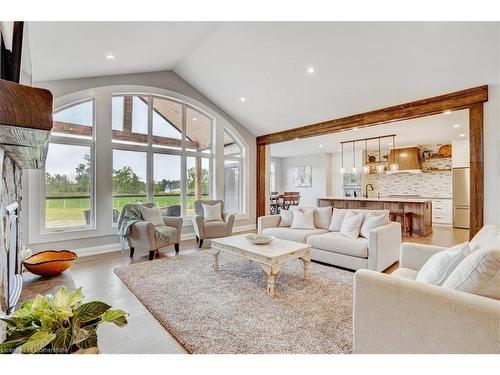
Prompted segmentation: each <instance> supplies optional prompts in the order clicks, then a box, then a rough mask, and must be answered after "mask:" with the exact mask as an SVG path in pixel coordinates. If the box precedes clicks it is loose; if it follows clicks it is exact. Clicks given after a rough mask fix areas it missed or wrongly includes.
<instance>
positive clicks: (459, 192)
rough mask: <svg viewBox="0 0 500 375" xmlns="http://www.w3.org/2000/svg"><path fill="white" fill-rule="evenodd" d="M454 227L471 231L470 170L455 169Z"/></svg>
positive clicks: (453, 182)
mask: <svg viewBox="0 0 500 375" xmlns="http://www.w3.org/2000/svg"><path fill="white" fill-rule="evenodd" d="M452 184H453V227H454V228H464V229H469V210H470V173H469V168H453V180H452Z"/></svg>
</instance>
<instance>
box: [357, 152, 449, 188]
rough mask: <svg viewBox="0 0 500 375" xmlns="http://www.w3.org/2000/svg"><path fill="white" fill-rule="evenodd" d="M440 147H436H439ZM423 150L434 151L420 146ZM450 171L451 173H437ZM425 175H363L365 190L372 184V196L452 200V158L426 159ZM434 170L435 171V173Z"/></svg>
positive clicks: (424, 162) (424, 165) (423, 168)
mask: <svg viewBox="0 0 500 375" xmlns="http://www.w3.org/2000/svg"><path fill="white" fill-rule="evenodd" d="M437 146H440V145H436V146H434V147H437ZM419 147H420V148H421V149H424V148H425V149H432V148H434V147H432V146H419ZM442 169H450V170H449V171H435V170H442ZM422 170H423V172H424V173H419V174H411V173H395V174H369V175H363V177H362V178H363V179H362V182H363V188H364V186H365V185H366V184H372V185H373V187H374V188H375V190H374V191H372V192H369V193H368V194H370V195H377V194H380V195H381V196H387V195H419V196H421V197H428V198H451V197H452V187H451V181H452V175H451V157H450V158H440V159H426V160H423V161H422ZM433 170H434V171H433Z"/></svg>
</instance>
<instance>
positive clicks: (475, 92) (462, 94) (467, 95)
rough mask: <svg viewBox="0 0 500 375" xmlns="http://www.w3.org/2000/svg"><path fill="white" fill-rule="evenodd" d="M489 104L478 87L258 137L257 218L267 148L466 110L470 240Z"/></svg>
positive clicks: (479, 201)
mask: <svg viewBox="0 0 500 375" xmlns="http://www.w3.org/2000/svg"><path fill="white" fill-rule="evenodd" d="M487 101H488V86H487V85H483V86H478V87H473V88H470V89H466V90H461V91H457V92H453V93H450V94H445V95H439V96H435V97H432V98H428V99H423V100H417V101H414V102H409V103H404V104H400V105H396V106H392V107H387V108H382V109H378V110H374V111H370V112H364V113H360V114H357V115H352V116H347V117H342V118H339V119H334V120H328V121H323V122H320V123H317V124H311V125H306V126H301V127H298V128H294V129H289V130H284V131H280V132H276V133H271V134H266V135H262V136H259V137H257V140H256V143H257V173H256V184H257V217H259V216H263V215H265V212H266V204H268V203H269V202H266V191H267V186H266V173H267V171H266V166H265V160H266V152H267V151H266V147H265V146H266V145H270V144H273V143H279V142H286V141H292V140H294V139H297V138H299V139H300V138H309V137H315V136H319V135H325V134H331V133H336V132H339V131H343V130H350V129H352V128H363V127H368V126H374V125H380V124H386V123H391V122H396V121H404V120H411V119H415V118H420V117H426V116H432V115H436V114H439V113H443V112H445V111H457V110H460V109H469V136H470V147H469V152H470V176H471V180H470V181H471V182H470V185H471V188H470V195H471V196H470V229H469V236H470V237H471V238H472V237H473V236H474V235H475V234H476V233H477V232H478V231H479V229H481V227H482V226H483V211H484V150H483V145H484V138H483V137H484V135H483V117H484V113H483V112H484V111H483V103H484V102H487Z"/></svg>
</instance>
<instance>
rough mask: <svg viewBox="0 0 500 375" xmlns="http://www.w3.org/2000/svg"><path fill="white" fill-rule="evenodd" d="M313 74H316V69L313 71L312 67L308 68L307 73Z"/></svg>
mask: <svg viewBox="0 0 500 375" xmlns="http://www.w3.org/2000/svg"><path fill="white" fill-rule="evenodd" d="M314 72H316V69H314V67H313V66H310V67H308V68H307V73H309V74H313V73H314Z"/></svg>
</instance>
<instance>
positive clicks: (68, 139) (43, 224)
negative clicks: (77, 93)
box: [40, 98, 96, 234]
mask: <svg viewBox="0 0 500 375" xmlns="http://www.w3.org/2000/svg"><path fill="white" fill-rule="evenodd" d="M89 101H91V102H92V138H79V137H72V136H71V135H69V134H68V135H66V136H64V135H52V136H51V137H50V139H49V144H50V143H53V144H61V145H67V146H86V147H90V171H89V173H90V189H89V195H90V223H89V224H88V225H73V226H67V227H58V228H47V216H46V214H47V212H46V198H47V196H46V193H47V190H46V184H45V168H44V169H43V173H42V174H41V175H40V178H41V181H40V186H41V189H40V192H41V197H42V199H40V213H41V220H40V233H42V234H45V233H54V232H56V233H57V232H72V231H81V230H89V229H95V227H96V220H95V213H96V205H95V193H96V190H95V126H96V125H95V123H96V121H95V118H96V116H95V105H96V103H95V99H94V98H87V99H82V100H79V101H77V102H73V103H71V104H68V105H65V106H63V107H61V108H58V109H56V110H55V111H54V113H57V112H61V111H64V110H66V109H68V108H71V107H74V106H77V105H79V104H81V103H85V102H89Z"/></svg>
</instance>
